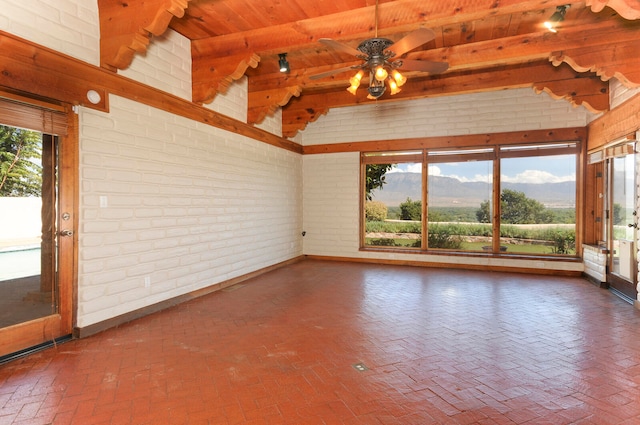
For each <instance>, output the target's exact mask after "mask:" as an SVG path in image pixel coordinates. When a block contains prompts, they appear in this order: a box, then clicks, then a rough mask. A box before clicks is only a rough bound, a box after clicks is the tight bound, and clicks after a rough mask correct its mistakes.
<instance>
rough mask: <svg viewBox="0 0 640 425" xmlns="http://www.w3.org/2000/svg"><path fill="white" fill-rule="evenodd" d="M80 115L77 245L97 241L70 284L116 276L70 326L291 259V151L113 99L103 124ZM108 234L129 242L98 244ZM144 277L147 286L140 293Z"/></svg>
mask: <svg viewBox="0 0 640 425" xmlns="http://www.w3.org/2000/svg"><path fill="white" fill-rule="evenodd" d="M121 116H124V119H122V120H121V119H120V117H121ZM82 117H83V119H82V122H81V144H82V145H81V149H82V155H81V161H84V159H86V160H87V163H86V164H85V163H84V162H82V164H81V171H84V168H85V165H86V167H87V172H83V173H82V176H83V180H84V181H83V184H82V185H81V192H82V193H81V195H82V199H83V205H82V208H83V212H85V213H84V214H83V216H82V217H83V219H82V220H83V221H82V222H81V229H82V232H81V239H80V241H82V240H83V239H82V237H83V236H91V237H103V238H104V239H103V240H104V241H105V242H104V243H103V245H102V246H87V247H84V246H82V245H81V247H80V251H81V252H84V251H85V249H86V250H87V252H86V254H85V255H84V256H81V267H80V270H81V271H82V273H84V272H85V271H86V272H87V275H83V276H82V277H81V278H79V281H80V282H89V283H91V284H93V282H92V281H91V279H90V278H91V273H94V272H95V273H104V272H103V271H104V270H109V269H108V268H107V267H106V266H105V264H106V263H109V264H110V265H111V266H114V268H115V270H122V271H124V273H125V277H124V278H122V279H120V280H121V282H119V283H117V282H115V281H112V282H100V283H99V284H97V285H98V286H102V287H103V289H104V294H107V295H105V298H107V299H108V300H109V301H108V302H105V303H103V300H101V299H91V300H90V301H87V302H89V303H91V304H92V306H84V305H83V306H82V308H81V309H80V313H79V317H78V322H79V326H86V325H88V324H91V323H92V322H91V321H92V320H98V319H101V320H105V318H108V317H113V316H114V315H118V314H123V313H126V312H127V311H130V309H133V308H142V307H144V306H146V305H149V304H150V303H154V302H159V301H162V300H164V299H169V298H171V297H175V296H178V295H181V294H184V293H186V292H188V291H193V290H197V289H200V288H203V287H205V286H207V285H211V284H213V283H216V282H220V281H223V280H226V279H230V278H233V277H235V276H239V275H242V274H245V273H248V272H250V271H252V270H257V269H259V268H261V267H268V266H269V265H272V264H274V263H277V262H280V261H285V260H287V259H290V258H293V257H295V256H298V255H301V253H302V240H301V237H300V232H301V231H302V158H301V156H300V155H297V154H293V153H289V152H282V151H281V150H280V149H278V148H275V147H272V146H269V145H266V144H263V143H259V142H255V141H251V140H249V139H247V138H246V137H241V136H236V135H233V134H230V133H227V132H224V131H221V130H217V129H214V128H212V127H208V126H202V125H201V124H197V123H190V122H189V121H188V120H185V119H182V118H178V117H174V116H172V115H170V114H167V113H164V112H161V111H156V110H154V109H152V108H147V107H144V106H141V105H140V106H139V107H138V105H136V104H135V103H134V102H131V101H127V100H124V99H119V98H117V97H112V98H111V113H110V114H109V115H108V117H109V119H105V114H102V113H99V112H94V111H87V110H85V111H83V113H82ZM94 118H95V119H94ZM101 125H104V126H106V127H109V128H113V129H114V130H116V131H101ZM141 127H142V128H141ZM149 127H153V128H154V130H152V131H148V130H144V128H149ZM84 128H87V130H88V131H87V134H85V133H84V132H83V131H82V130H84ZM159 129H163V130H162V131H160V130H159ZM152 133H153V134H154V135H153V136H150V134H152ZM84 146H86V147H87V148H88V149H83V147H84ZM99 196H107V197H108V201H109V202H108V208H106V209H100V208H99V199H98V198H99ZM85 200H86V201H87V202H86V203H85ZM92 211H97V212H98V214H95V213H93V214H92ZM105 211H108V214H106V215H105V214H102V213H103V212H105ZM84 217H92V218H93V220H94V221H92V222H91V223H88V222H84ZM105 232H106V233H105ZM109 235H112V236H114V235H127V237H128V238H129V237H133V239H131V240H128V239H127V240H124V241H122V240H121V241H120V242H119V243H117V244H116V243H115V239H114V245H110V242H111V241H110V239H108V238H109ZM89 240H91V239H89ZM96 240H97V239H94V241H96ZM81 243H82V242H81ZM94 244H95V242H94ZM117 259H122V262H118V261H117ZM114 261H115V262H114ZM84 262H90V267H82V263H84ZM99 263H100V264H101V266H97V264H99ZM231 264H235V265H236V266H235V267H234V266H231ZM150 271H153V273H151V272H150ZM146 275H151V279H152V284H151V288H148V289H147V291H146V292H145V291H144V289H145V288H140V276H146ZM133 276H137V277H138V278H137V280H135V279H134V280H127V277H133ZM81 285H82V283H81ZM112 285H115V289H114V288H112ZM116 293H117V294H116ZM140 294H144V298H143V299H129V298H127V297H130V298H132V297H139V296H141V295H140ZM114 297H116V298H118V303H113V302H112V301H113V298H114ZM127 299H129V301H128V302H124V300H127Z"/></svg>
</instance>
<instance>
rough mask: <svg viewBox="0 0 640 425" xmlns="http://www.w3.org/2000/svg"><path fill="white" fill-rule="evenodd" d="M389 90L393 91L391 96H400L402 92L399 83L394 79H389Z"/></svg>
mask: <svg viewBox="0 0 640 425" xmlns="http://www.w3.org/2000/svg"><path fill="white" fill-rule="evenodd" d="M389 89H390V90H391V91H390V92H389V94H390V95H391V96H393V95H394V94H398V93H400V92H401V91H402V89H401V88H400V87H399V86H398V83H396V81H395V80H394V79H392V78H389Z"/></svg>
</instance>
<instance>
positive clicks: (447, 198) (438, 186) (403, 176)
mask: <svg viewBox="0 0 640 425" xmlns="http://www.w3.org/2000/svg"><path fill="white" fill-rule="evenodd" d="M385 181H386V183H385V184H384V186H383V187H382V189H376V190H374V191H373V192H372V197H373V200H376V201H382V202H384V203H385V204H387V206H398V205H400V204H401V203H402V202H404V201H406V200H407V198H411V199H412V200H414V201H416V200H420V199H422V195H421V193H422V175H421V174H420V173H407V172H405V173H387V174H386V176H385ZM502 189H503V190H504V189H511V190H516V191H518V192H523V193H524V194H525V196H527V197H528V198H533V199H536V200H537V201H539V202H541V203H543V204H544V205H545V206H547V207H552V208H573V207H575V205H576V185H575V182H571V181H569V182H562V183H542V184H540V183H503V184H502ZM490 197H491V184H490V183H484V182H463V181H460V180H458V179H456V178H453V177H443V176H429V199H430V205H431V206H435V207H479V206H480V203H482V202H483V201H486V200H487V199H489V198H490Z"/></svg>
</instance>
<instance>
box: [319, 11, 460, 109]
mask: <svg viewBox="0 0 640 425" xmlns="http://www.w3.org/2000/svg"><path fill="white" fill-rule="evenodd" d="M375 14H376V16H375V21H376V28H375V37H373V38H369V39H367V40H364V41H363V42H362V43H360V44H359V45H358V47H357V48H353V47H351V46H348V45H346V44H343V43H340V42H338V41H335V40H332V39H330V38H321V39H319V40H318V41H320V42H321V43H322V44H324V45H325V46H327V47H329V48H332V49H334V50H337V51H341V52H344V53H348V54H350V55H353V56H355V57H357V58H358V59H361V60H363V61H364V62H363V63H362V64H360V65H353V66H348V67H344V68H339V69H334V70H331V71H327V72H324V73H321V74H316V75H312V76H311V77H310V78H311V79H312V80H318V79H321V78H325V77H328V76H331V75H334V74H338V73H340V72H344V71H347V70H349V69H358V70H359V71H358V73H357V74H356V75H354V76H353V77H351V79H350V80H349V82H350V83H351V86H350V87H349V88H348V89H347V91H349V92H350V93H352V94H354V95H355V94H356V91H357V90H358V87H359V86H360V81H361V80H362V77H363V76H364V74H365V72H366V71H368V72H369V88H368V92H369V95H368V96H367V98H369V99H378V98H379V97H380V96H382V95H383V94H384V93H385V91H386V85H385V82H386V83H387V84H388V85H389V89H390V90H391V94H392V95H394V94H397V93H399V92H400V87H401V86H402V85H403V84H404V83H405V82H406V81H407V79H406V77H404V76H403V75H402V74H400V72H399V71H398V69H403V70H406V71H421V72H428V73H429V74H439V73H442V72H444V71H446V70H447V69H448V68H449V64H448V63H446V62H434V61H420V60H411V59H400V56H402V55H404V54H405V53H407V52H409V51H410V50H413V49H415V48H416V47H418V46H421V45H423V44H425V43H427V42H429V41H431V40H433V39H434V38H435V33H434V32H433V31H431V30H430V29H428V28H419V29H417V30H415V31H413V32H411V33H409V34H408V35H406V36H405V37H403V38H401V39H400V40H398V41H396V42H393V41H391V40H389V39H388V38H380V37H378V1H377V0H376V9H375ZM396 58H397V59H396Z"/></svg>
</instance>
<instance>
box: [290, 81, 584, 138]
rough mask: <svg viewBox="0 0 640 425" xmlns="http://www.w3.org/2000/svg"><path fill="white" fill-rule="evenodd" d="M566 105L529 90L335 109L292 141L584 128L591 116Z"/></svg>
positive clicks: (568, 104)
mask: <svg viewBox="0 0 640 425" xmlns="http://www.w3.org/2000/svg"><path fill="white" fill-rule="evenodd" d="M592 115H593V114H591V113H590V112H588V111H587V110H586V109H585V108H583V107H579V108H574V107H573V106H571V104H570V103H569V102H567V101H565V100H553V99H552V98H551V97H549V95H547V94H546V93H541V94H536V93H535V92H533V90H531V89H514V90H502V91H497V92H488V93H477V94H469V95H461V96H444V97H438V98H428V99H420V100H413V101H409V102H399V103H391V104H389V103H375V102H371V103H370V104H368V105H365V106H359V107H348V108H335V109H332V110H330V111H329V112H328V113H327V114H326V115H324V116H322V117H320V118H319V119H318V120H317V121H316V122H314V123H311V124H309V126H307V128H306V129H305V130H304V131H303V132H301V135H300V136H299V138H297V139H296V140H301V142H302V144H303V145H305V146H308V145H316V144H324V143H341V142H357V141H369V140H383V139H391V138H411V137H434V136H453V135H463V134H484V133H498V132H505V131H516V130H539V129H545V128H560V127H582V126H585V125H586V123H587V119H588V117H590V116H592Z"/></svg>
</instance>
